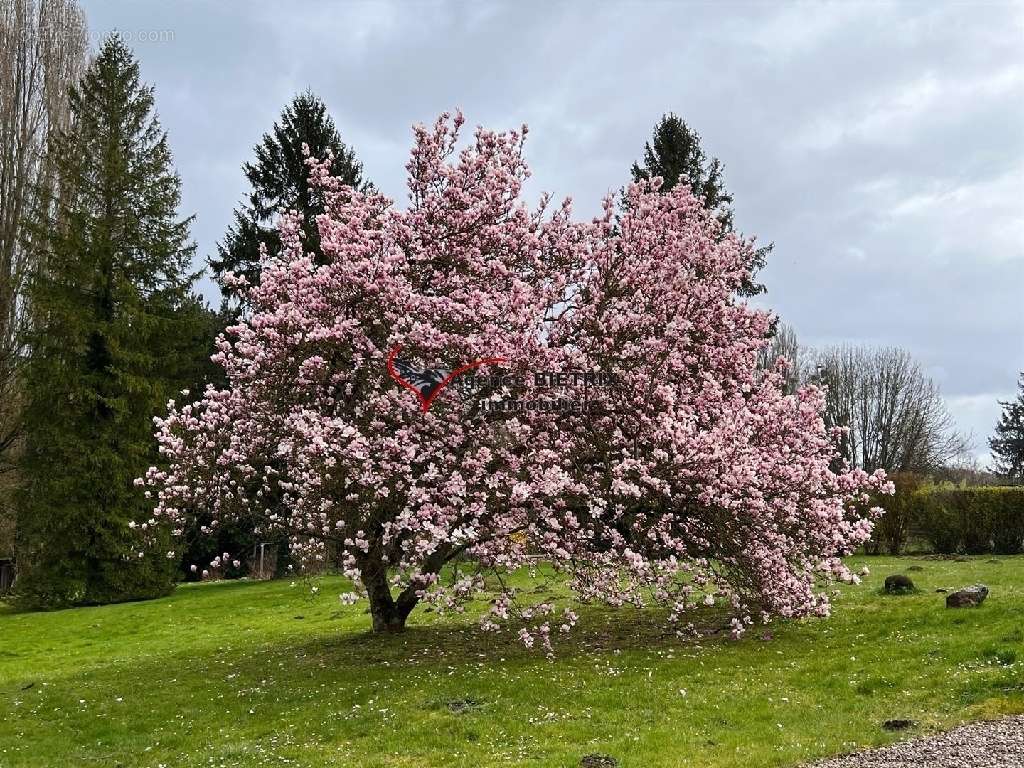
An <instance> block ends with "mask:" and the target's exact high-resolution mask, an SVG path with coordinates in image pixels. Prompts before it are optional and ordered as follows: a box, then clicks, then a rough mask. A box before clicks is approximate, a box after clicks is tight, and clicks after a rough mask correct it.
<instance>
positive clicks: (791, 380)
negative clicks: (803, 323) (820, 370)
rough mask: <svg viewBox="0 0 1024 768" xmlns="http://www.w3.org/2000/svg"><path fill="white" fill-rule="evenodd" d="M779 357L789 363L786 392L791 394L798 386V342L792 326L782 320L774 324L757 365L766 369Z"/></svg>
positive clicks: (772, 365) (773, 364)
mask: <svg viewBox="0 0 1024 768" xmlns="http://www.w3.org/2000/svg"><path fill="white" fill-rule="evenodd" d="M780 357H781V358H784V359H785V360H786V362H787V363H788V365H789V369H788V373H787V374H786V393H787V394H790V395H791V394H793V393H794V392H796V390H797V388H798V387H799V386H800V344H799V342H798V341H797V338H796V330H795V329H794V328H793V326H791V325H787V324H786V323H783V322H779V323H777V324H776V326H775V333H774V334H773V335H772V337H771V341H770V342H769V344H768V346H767V347H765V348H764V349H762V350H761V354H760V355H758V358H757V365H758V367H759V368H761V369H762V370H768V369H769V368H773V367H774V366H775V363H776V362H777V361H778V359H779V358H780Z"/></svg>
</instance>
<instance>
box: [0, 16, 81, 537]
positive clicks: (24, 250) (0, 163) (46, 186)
mask: <svg viewBox="0 0 1024 768" xmlns="http://www.w3.org/2000/svg"><path fill="white" fill-rule="evenodd" d="M87 52H88V38H87V34H86V25H85V16H84V14H83V13H82V10H81V8H79V6H78V3H77V2H76V1H75V0H0V548H3V546H4V541H3V537H4V531H5V530H6V528H8V527H9V523H10V518H9V514H7V509H6V503H5V502H6V500H7V493H6V491H7V488H8V486H9V484H10V478H9V474H10V473H11V472H12V471H13V466H14V465H13V462H12V453H13V452H14V450H15V448H16V446H17V441H18V434H19V422H20V419H19V410H20V408H19V403H20V397H19V392H18V371H19V364H20V361H21V360H22V357H23V355H22V349H21V341H20V339H21V337H22V335H21V333H20V331H21V330H22V329H21V327H20V326H21V324H22V322H23V321H24V319H25V317H26V313H25V304H24V294H23V288H24V281H25V277H26V275H27V274H28V271H29V268H30V265H31V261H32V254H33V245H32V235H31V227H30V226H28V222H29V221H30V220H32V219H33V218H34V217H35V216H36V215H37V214H38V213H39V209H40V207H42V206H45V205H47V204H48V202H47V201H49V200H51V199H52V197H53V193H54V191H55V190H54V180H53V164H52V163H51V162H50V158H49V156H48V152H47V150H48V145H49V139H50V136H51V135H53V132H54V131H56V130H59V129H61V128H64V127H66V126H67V124H68V122H69V120H70V111H69V107H68V88H69V86H71V85H72V84H73V83H75V82H76V81H77V80H78V78H79V76H80V75H81V73H82V71H83V70H84V67H85V63H86V55H87ZM0 554H2V553H0Z"/></svg>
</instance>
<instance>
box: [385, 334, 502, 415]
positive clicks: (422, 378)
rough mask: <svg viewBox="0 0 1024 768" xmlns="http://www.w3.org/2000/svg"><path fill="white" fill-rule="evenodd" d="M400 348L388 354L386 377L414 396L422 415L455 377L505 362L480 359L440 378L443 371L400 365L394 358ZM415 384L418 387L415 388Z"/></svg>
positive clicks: (497, 359) (393, 348) (490, 358)
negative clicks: (411, 378) (485, 366)
mask: <svg viewBox="0 0 1024 768" xmlns="http://www.w3.org/2000/svg"><path fill="white" fill-rule="evenodd" d="M401 348H402V347H401V346H400V345H398V344H396V345H395V346H394V347H392V348H391V351H390V352H389V353H388V359H387V369H388V375H389V376H391V378H392V379H394V380H395V381H397V382H398V383H399V384H400V385H402V386H403V387H405V388H406V389H408V390H409V391H410V392H412V393H414V394H415V395H416V398H417V399H418V400H419V401H420V410H422V411H423V412H424V413H426V412H427V411H429V410H430V404H431V403H433V402H434V398H435V397H437V396H438V395H439V394H441V391H442V390H443V389H444V388H445V387H447V386H448V385H449V384H451V383H452V381H453V380H454V379H455V377H456V376H459V375H461V374H463V373H465V372H466V371H469V370H472V369H473V368H478V367H479V366H481V365H494V364H496V363H504V362H506V360H505V358H503V357H482V358H480V359H479V360H474V361H473V362H472V363H466V365H463V366H460V367H459V368H456V369H455V370H454V371H452V372H450V373H448V374H446V375H444V376H441V374H442V373H444V372H443V371H434V370H428V371H422V372H420V371H415V370H414V369H413V368H412V367H411V366H409V365H407V364H402V363H401V361H397V360H396V358H397V357H398V352H399V350H400V349H401ZM397 366H401V367H402V368H404V369H405V370H406V375H407V376H415V379H416V384H414V383H413V382H411V381H409V379H407V378H406V377H405V376H403V375H401V374H400V373H399V372H398V370H397ZM417 384H418V385H419V386H417Z"/></svg>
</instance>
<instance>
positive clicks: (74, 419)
mask: <svg viewBox="0 0 1024 768" xmlns="http://www.w3.org/2000/svg"><path fill="white" fill-rule="evenodd" d="M70 106H71V111H72V115H73V120H72V122H71V127H70V128H69V129H68V130H66V131H63V132H61V133H60V135H59V136H58V137H57V139H56V142H55V155H54V163H55V167H56V179H57V187H58V190H59V194H58V196H57V199H56V200H55V202H54V205H52V206H49V207H48V209H49V211H50V214H49V216H48V217H47V218H46V219H44V220H41V221H38V222H37V223H36V226H37V229H38V231H39V233H40V235H41V236H42V237H41V240H40V243H41V248H42V252H41V254H40V257H39V264H38V266H37V267H36V269H35V270H34V272H33V274H32V277H31V283H30V286H29V292H28V296H29V311H30V312H31V314H32V323H31V331H30V334H29V337H28V339H27V348H28V350H29V360H28V363H27V366H26V372H25V399H26V403H25V412H24V433H25V448H24V456H23V460H22V463H21V468H20V469H21V472H20V475H21V486H20V489H19V493H18V495H17V515H18V521H17V550H18V552H17V556H18V581H17V582H16V589H17V595H18V597H19V599H20V600H21V601H22V603H23V604H26V605H32V606H38V607H61V606H65V605H76V604H93V603H105V602H112V601H117V600H125V599H138V598H143V597H150V596H155V595H158V594H162V593H165V592H167V591H168V590H169V589H170V588H171V584H172V582H171V577H172V574H173V570H174V566H175V565H176V562H175V561H174V560H172V559H171V558H170V557H166V558H165V557H148V556H147V557H139V556H138V554H137V551H138V549H139V548H138V547H137V546H135V541H134V537H135V532H134V531H133V530H132V528H133V527H135V526H137V525H140V524H142V525H144V524H145V521H146V519H147V518H148V515H147V505H146V504H145V500H144V498H143V494H142V492H141V491H140V490H139V489H138V488H136V487H135V485H134V480H135V478H137V477H139V476H141V475H142V473H143V472H144V470H145V469H146V467H147V465H148V464H150V463H151V462H152V461H153V460H154V459H155V458H156V457H155V444H154V440H153V437H152V418H153V416H155V415H157V414H159V413H161V412H162V411H163V409H164V407H165V406H166V403H167V400H168V399H169V397H171V396H172V395H173V394H174V392H175V390H176V389H178V388H179V387H181V386H182V385H184V384H186V383H190V382H191V380H192V379H193V378H194V373H195V369H196V366H195V360H196V357H197V345H201V346H205V339H204V322H207V321H206V320H205V315H204V310H205V308H204V307H203V306H202V304H201V303H200V301H199V299H198V298H197V297H196V295H195V294H194V290H193V286H194V283H195V279H196V277H197V275H196V274H195V273H193V272H192V271H191V262H192V257H193V252H194V248H195V246H194V245H193V244H192V243H191V241H190V238H189V225H190V222H191V218H186V219H181V218H179V216H178V207H179V204H180V199H181V194H180V188H181V182H180V180H179V178H178V176H177V174H176V173H175V171H174V169H173V167H172V164H171V152H170V148H169V147H168V143H167V135H166V133H165V132H164V130H163V129H162V128H161V126H160V123H159V122H158V120H157V118H156V115H155V112H154V99H153V90H152V88H151V87H149V86H146V85H144V84H143V83H141V82H140V79H139V66H138V63H137V62H136V60H135V58H134V56H133V54H132V52H131V51H130V50H129V49H128V48H127V47H126V46H125V45H124V43H123V42H121V40H120V39H119V38H118V37H116V36H111V37H109V38H108V39H107V40H106V41H104V43H103V45H102V47H101V49H100V51H99V54H98V56H97V57H96V58H95V60H94V61H93V63H92V64H91V65H90V66H89V68H88V69H87V71H86V73H85V75H84V76H83V78H82V80H81V82H80V83H79V84H78V86H77V87H75V88H73V89H72V92H71V102H70Z"/></svg>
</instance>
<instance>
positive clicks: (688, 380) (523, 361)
mask: <svg viewBox="0 0 1024 768" xmlns="http://www.w3.org/2000/svg"><path fill="white" fill-rule="evenodd" d="M462 122H463V120H462V116H461V115H458V114H456V115H455V116H454V118H452V117H450V116H448V115H443V116H442V117H441V118H440V119H439V120H438V121H437V122H436V123H435V124H434V125H433V126H432V127H430V128H428V127H424V126H419V127H417V128H416V129H415V142H414V146H413V150H412V155H411V159H410V161H409V163H408V165H407V166H406V167H407V170H408V174H409V192H410V200H409V205H408V207H407V208H406V209H404V210H402V209H399V208H397V207H396V206H395V205H394V204H393V203H392V201H390V200H388V199H386V198H384V197H383V196H381V195H379V194H377V193H376V192H373V191H369V192H364V191H358V190H355V189H352V188H350V187H347V186H345V185H343V184H342V183H341V182H340V181H339V180H338V179H337V178H334V177H332V176H331V175H330V173H329V170H328V169H329V164H328V162H325V161H322V160H318V159H314V158H310V159H309V161H308V162H309V166H310V178H311V182H312V183H313V185H314V186H315V187H316V188H317V189H318V190H319V191H320V193H321V195H322V197H323V199H324V201H325V203H326V213H324V214H323V215H321V216H319V217H318V219H317V225H318V227H319V232H320V236H321V242H320V245H321V249H322V252H323V258H322V259H318V260H314V259H313V258H312V256H311V255H310V254H309V253H307V252H306V250H305V247H304V243H303V240H302V231H303V229H302V220H301V218H300V217H299V216H298V215H297V214H295V213H291V212H289V213H285V214H284V215H283V216H282V217H281V221H280V233H281V239H282V243H283V246H284V247H283V250H282V252H281V254H280V255H279V256H276V257H271V256H265V257H264V259H263V263H262V276H261V280H260V283H259V285H255V286H251V287H249V289H248V290H249V298H250V300H251V305H252V310H251V312H250V314H248V315H247V316H246V317H245V318H243V320H242V321H241V322H240V323H239V324H238V325H237V326H235V327H232V328H230V329H228V332H227V333H225V334H224V335H223V336H222V337H221V338H220V339H219V340H218V343H217V353H216V355H215V360H216V362H218V363H220V364H221V365H222V366H223V367H224V369H225V372H226V374H227V381H228V385H227V387H226V388H224V389H215V388H212V387H211V388H208V389H207V390H206V392H205V393H203V395H202V398H201V399H199V400H198V401H197V402H194V403H191V404H176V403H172V404H171V406H170V409H169V413H168V415H167V417H166V418H165V419H161V420H158V423H157V437H158V440H159V444H160V453H161V456H162V460H163V461H162V464H161V465H160V466H157V467H153V468H151V469H150V470H149V472H148V474H147V475H146V477H145V485H146V486H147V488H149V489H150V490H151V491H152V493H153V497H154V498H155V500H156V508H155V510H154V512H153V517H152V520H150V521H148V522H149V529H150V530H153V529H154V525H156V524H158V523H163V522H166V523H168V524H169V525H170V527H171V528H172V529H174V530H178V531H180V530H181V529H183V528H184V526H185V523H186V522H187V521H188V520H187V518H188V517H189V516H191V515H194V514H197V513H199V512H201V513H202V515H203V516H204V520H206V521H207V522H206V523H204V527H203V531H204V532H206V533H208V534H210V535H214V534H215V532H216V529H217V528H218V527H219V526H220V525H223V524H225V523H226V522H229V521H232V520H234V519H236V518H239V517H243V516H244V517H245V518H246V519H253V518H256V519H257V520H258V521H259V525H260V526H261V529H263V530H266V531H270V530H281V531H285V532H287V534H288V536H289V537H290V541H291V547H292V550H293V555H294V559H295V560H296V561H297V562H302V563H305V564H307V565H309V564H317V563H321V562H323V561H324V560H325V559H326V558H328V557H329V556H330V557H340V562H341V564H342V565H343V568H344V572H345V573H346V574H347V575H348V576H349V577H350V578H351V579H352V581H353V583H354V584H355V590H356V592H357V593H358V594H360V595H363V596H365V597H367V598H368V599H369V603H370V611H371V615H372V618H373V626H374V628H375V629H377V630H398V629H401V628H402V627H403V626H404V623H405V620H406V617H407V616H408V614H409V612H410V611H411V610H412V609H413V607H414V606H415V605H416V604H417V603H418V602H419V601H421V600H430V601H432V603H433V604H435V605H436V606H437V607H438V608H440V609H454V610H458V609H459V607H460V606H461V605H463V604H464V603H465V602H466V601H467V600H469V599H471V598H473V597H474V596H475V595H476V594H478V592H479V591H480V590H481V589H483V587H484V581H483V579H482V575H483V574H484V573H487V572H491V573H494V574H497V575H499V576H500V575H501V574H504V573H507V572H508V571H509V570H510V569H516V568H520V567H522V566H524V565H526V564H528V563H532V562H533V561H534V560H535V559H536V558H538V557H539V558H541V559H543V560H545V561H547V562H548V563H550V564H551V565H552V566H553V567H554V568H555V569H557V570H559V571H562V572H564V574H565V575H566V578H567V580H568V583H569V584H570V585H571V586H572V588H573V590H574V591H575V593H576V594H577V595H578V596H579V598H581V599H583V600H587V601H600V602H603V603H606V604H609V605H623V604H627V603H628V604H633V605H638V606H639V605H649V604H652V603H653V604H659V605H663V606H666V607H667V608H668V609H669V610H668V614H667V615H668V620H669V621H673V622H679V621H680V620H681V619H682V618H683V617H684V616H685V615H686V614H687V613H688V612H689V611H690V610H691V609H693V608H695V607H698V606H701V605H707V604H716V603H717V604H719V605H722V606H725V607H728V608H729V609H731V610H732V612H733V615H734V617H735V618H734V620H733V630H734V632H735V633H737V634H739V633H741V632H743V631H744V630H745V629H746V628H747V627H749V626H750V625H751V624H752V623H753V622H754V621H767V620H769V619H770V618H771V617H773V616H782V617H791V616H805V615H825V614H826V613H827V612H828V606H829V602H828V597H827V591H826V590H827V585H828V583H829V582H834V581H835V580H837V579H844V580H851V579H852V576H853V575H852V574H851V573H850V572H849V571H848V570H847V569H846V567H845V566H844V565H843V563H842V561H841V560H840V558H841V557H842V556H843V555H845V554H848V553H850V552H851V551H852V550H853V549H854V548H855V547H857V546H858V545H859V544H860V543H862V542H863V541H865V540H866V539H867V538H868V536H869V535H870V531H871V527H872V523H871V520H872V518H873V517H874V516H875V515H877V514H878V513H879V512H880V510H877V509H869V494H871V493H873V492H878V491H886V490H889V488H888V484H887V483H886V481H885V478H884V475H882V473H876V474H875V475H867V474H865V473H864V472H861V471H858V470H849V469H844V470H843V471H840V472H835V471H833V469H831V468H830V462H831V461H832V460H833V458H834V456H835V449H834V445H835V435H833V434H830V433H829V432H828V431H827V430H826V428H825V425H824V422H823V420H822V408H823V405H824V402H823V395H822V392H820V391H819V390H817V389H815V388H813V387H811V388H807V389H804V390H801V391H799V392H798V393H797V394H795V395H786V394H785V391H784V387H783V373H784V372H783V370H782V368H781V367H780V368H779V369H778V370H774V371H769V372H767V373H765V372H763V371H760V370H759V369H758V366H757V364H756V361H757V356H758V352H759V351H760V350H761V349H762V348H763V347H764V346H765V345H766V339H767V337H768V335H769V332H770V328H771V325H772V317H771V316H770V315H769V314H768V313H767V312H764V311H762V310H758V309H756V308H754V307H751V306H748V305H747V304H745V303H743V302H742V301H740V300H738V299H737V298H736V296H737V289H738V288H739V287H740V285H741V284H742V283H743V281H744V279H745V278H747V277H748V276H749V271H748V265H749V264H750V263H751V256H752V249H753V243H752V242H750V241H746V240H743V239H740V238H738V237H737V236H735V235H733V234H731V233H725V232H723V231H722V229H721V227H720V225H719V224H718V222H717V221H716V220H715V218H714V217H713V216H711V215H709V214H708V212H707V211H705V210H704V209H703V208H702V206H701V204H700V203H699V201H698V200H696V199H695V198H694V196H693V195H692V194H691V193H690V191H689V190H688V189H687V188H686V185H679V186H677V187H675V188H674V189H673V190H672V191H671V192H669V193H667V194H663V193H661V192H660V189H659V187H660V184H661V181H660V180H659V179H655V180H653V181H652V182H650V183H644V184H641V185H632V186H630V187H629V188H628V190H626V192H625V198H624V199H623V200H621V201H620V200H616V199H614V198H613V197H609V198H608V199H607V200H606V201H605V204H604V208H603V212H602V214H601V215H600V216H599V217H597V218H596V219H594V220H591V221H582V222H581V221H575V220H573V219H572V217H571V208H570V203H569V201H568V200H567V201H565V202H563V203H561V204H560V205H554V204H553V203H552V201H551V200H550V199H549V198H547V197H545V198H543V199H542V200H541V201H540V204H539V205H538V206H537V207H535V208H532V209H531V208H529V207H528V206H527V205H526V204H525V203H524V202H522V201H521V199H520V193H521V188H522V185H523V182H524V181H525V180H526V178H527V177H528V175H529V172H528V170H527V167H526V164H525V162H524V160H523V155H522V149H523V140H524V138H525V135H526V129H525V127H524V128H523V129H522V130H521V131H512V132H508V133H493V132H490V131H486V130H483V129H478V130H477V131H476V132H475V133H474V135H473V139H472V141H471V142H469V145H468V146H467V147H466V148H464V149H461V150H460V149H457V141H458V138H459V131H460V127H461V125H462ZM396 348H400V349H401V354H402V356H403V358H405V359H407V360H409V361H412V362H413V363H415V364H416V365H419V366H420V367H421V368H423V369H430V368H434V369H446V370H449V371H450V370H453V369H456V368H458V367H459V366H462V365H466V364H467V363H471V362H473V361H477V360H481V359H490V360H500V362H491V363H488V364H484V365H482V366H480V367H479V368H477V369H475V370H474V374H475V375H477V376H478V377H479V378H480V379H482V380H485V381H486V382H489V383H487V384H484V385H481V386H479V387H476V388H474V387H469V386H448V387H446V388H445V389H444V390H443V391H441V392H439V393H438V394H437V395H436V396H434V398H433V400H432V401H431V404H430V407H429V409H428V410H424V409H423V408H422V407H421V403H420V401H419V400H418V399H417V398H416V397H414V396H413V395H412V393H410V392H409V391H408V389H407V388H404V387H402V386H400V385H399V384H398V383H396V381H395V380H394V379H393V378H392V377H390V376H389V375H388V366H387V363H388V360H389V355H392V351H393V350H395V349H396ZM392 356H393V355H392ZM780 365H781V364H780ZM570 372H573V373H579V374H590V375H587V376H585V375H573V376H569V375H565V376H560V375H559V374H562V373H570ZM538 374H543V375H538ZM551 381H555V382H557V383H558V384H559V386H558V389H557V392H555V391H553V390H552V389H550V387H549V386H547V383H549V382H551ZM596 381H601V382H612V383H611V384H610V385H606V386H602V387H600V391H599V392H598V391H595V390H596V385H595V384H594V382H596ZM556 398H557V399H559V400H560V401H561V402H564V403H577V404H579V403H583V404H585V405H586V406H587V407H581V408H576V409H568V410H565V409H563V410H557V409H555V408H553V407H552V408H546V407H531V408H529V409H528V408H525V407H524V408H511V407H509V408H496V407H492V406H494V404H495V403H498V404H500V403H502V402H505V403H508V402H513V401H519V402H520V403H526V402H530V403H534V404H538V403H539V404H544V403H548V404H550V402H551V401H553V400H554V399H556ZM453 561H458V562H459V574H460V577H459V578H456V579H452V578H448V577H447V576H446V577H445V578H439V574H441V572H442V569H443V568H444V567H445V566H446V565H447V564H449V563H452V562H453ZM221 562H224V563H226V562H230V560H229V554H228V553H224V554H223V555H221V556H220V557H219V558H218V559H216V560H215V561H214V563H211V565H212V566H213V567H216V565H219V564H220V563H221ZM215 564H216V565H215ZM204 575H205V572H204ZM500 583H504V580H500ZM355 594H356V593H346V594H345V595H342V596H341V599H342V602H350V600H351V599H353V597H354V595H355ZM521 597H522V596H521V595H517V594H515V592H514V590H512V589H511V588H502V589H501V590H500V591H499V594H498V595H497V596H495V598H494V600H493V602H492V608H491V610H490V611H489V612H488V613H487V615H486V616H485V617H484V619H483V623H484V626H486V627H488V628H496V627H498V626H499V625H500V624H502V623H505V622H509V621H514V622H516V623H517V626H518V627H520V628H521V632H520V634H521V637H522V638H523V641H524V642H525V643H527V644H528V645H529V644H532V643H534V642H538V643H540V644H541V645H542V646H543V647H545V648H548V649H549V648H550V635H551V627H552V626H554V627H556V628H557V629H559V630H560V631H568V630H569V629H570V628H571V626H572V625H573V624H574V623H575V621H576V617H575V614H574V613H572V611H571V610H569V611H565V612H564V613H563V614H561V615H558V614H557V613H556V611H555V608H554V607H553V606H551V605H548V604H542V605H539V606H537V605H528V604H525V605H524V604H523V602H524V601H523V600H521Z"/></svg>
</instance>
